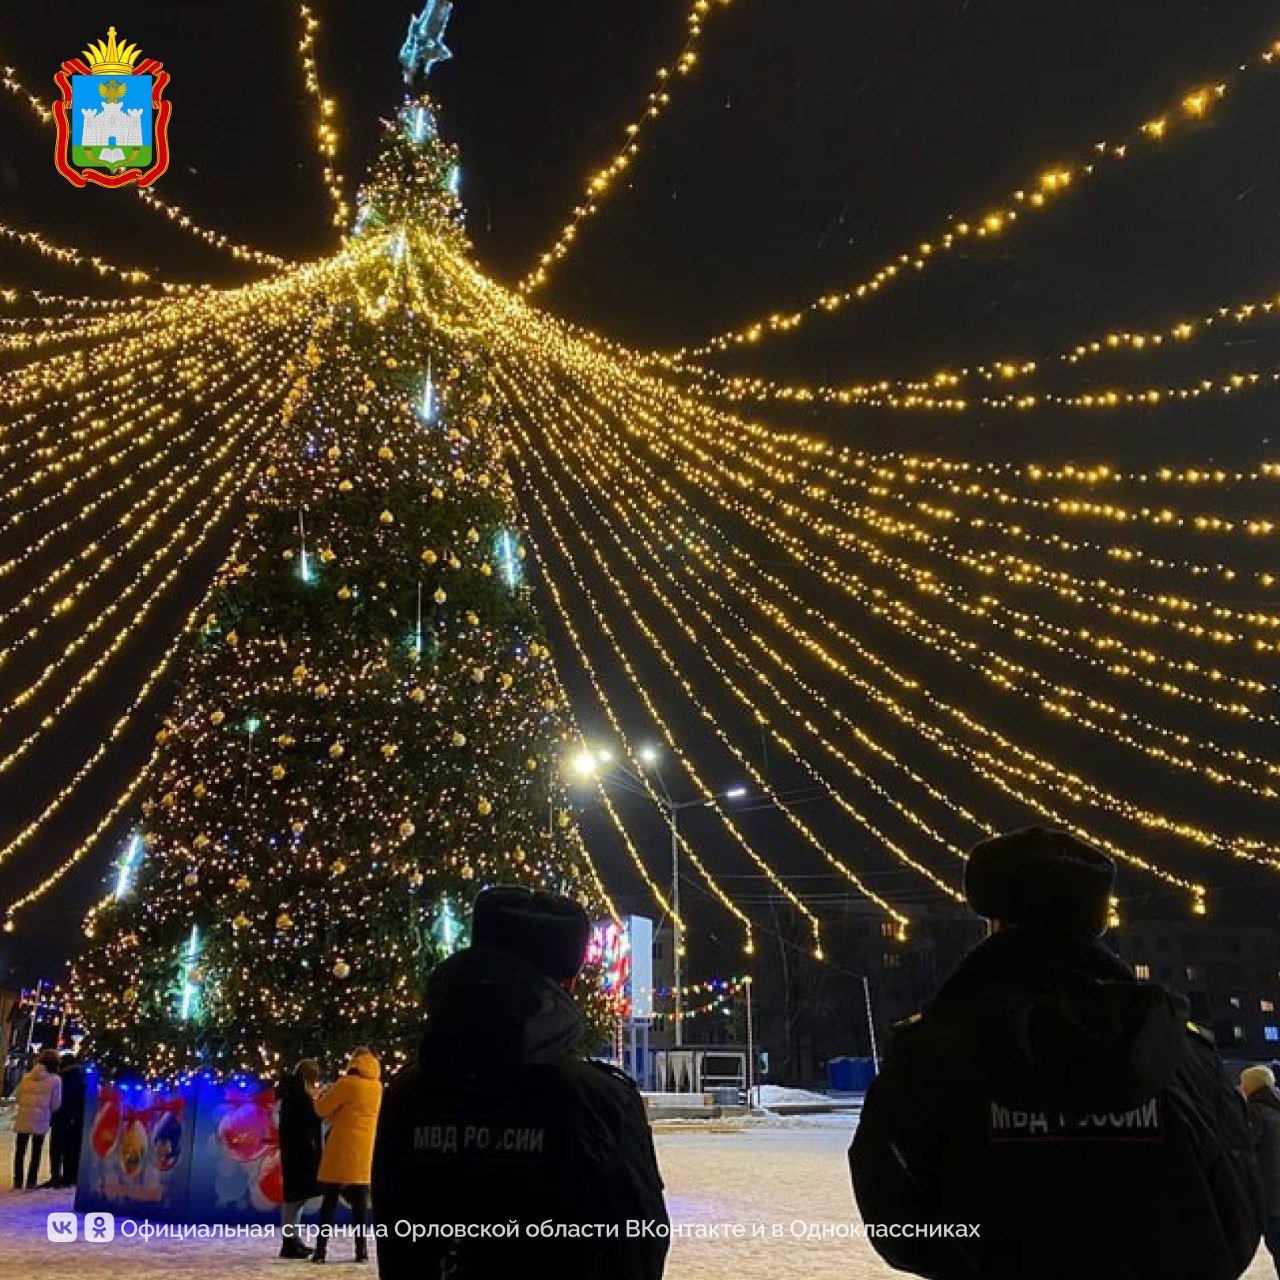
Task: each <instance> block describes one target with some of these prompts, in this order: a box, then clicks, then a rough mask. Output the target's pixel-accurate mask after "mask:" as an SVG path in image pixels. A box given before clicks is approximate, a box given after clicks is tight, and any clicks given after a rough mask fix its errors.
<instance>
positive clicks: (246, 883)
mask: <svg viewBox="0 0 1280 1280" xmlns="http://www.w3.org/2000/svg"><path fill="white" fill-rule="evenodd" d="M252 884H253V881H252V880H250V879H249V877H248V876H239V877H237V879H236V888H237V889H238V890H239V891H240V892H241V893H244V892H245V891H246V890H247V889H248V888H249V887H250V886H251V885H252Z"/></svg>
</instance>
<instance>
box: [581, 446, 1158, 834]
mask: <svg viewBox="0 0 1280 1280" xmlns="http://www.w3.org/2000/svg"><path fill="white" fill-rule="evenodd" d="M561 461H563V458H562V460H561ZM634 461H635V460H634V458H632V463H634ZM570 470H572V468H570ZM605 492H612V489H609V490H605ZM704 652H707V650H705V646H704ZM1165 826H1169V824H1167V823H1165Z"/></svg>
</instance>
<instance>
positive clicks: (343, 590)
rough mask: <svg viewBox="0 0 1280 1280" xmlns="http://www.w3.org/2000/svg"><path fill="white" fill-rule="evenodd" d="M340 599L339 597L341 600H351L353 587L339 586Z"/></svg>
mask: <svg viewBox="0 0 1280 1280" xmlns="http://www.w3.org/2000/svg"><path fill="white" fill-rule="evenodd" d="M338 599H339V600H350V599H351V588H350V587H339V588H338Z"/></svg>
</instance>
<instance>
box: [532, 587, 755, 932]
mask: <svg viewBox="0 0 1280 1280" xmlns="http://www.w3.org/2000/svg"><path fill="white" fill-rule="evenodd" d="M542 578H543V585H544V586H545V588H546V591H547V594H548V596H549V597H550V598H551V602H552V604H553V605H554V607H555V609H556V614H557V616H558V617H559V619H560V621H561V625H562V626H563V628H564V633H565V635H567V636H568V637H569V641H570V643H571V644H572V646H573V649H574V652H575V653H576V654H577V656H578V661H579V664H580V666H581V667H582V670H583V672H584V673H585V674H586V676H587V679H588V681H589V682H590V684H591V687H592V690H593V691H594V692H595V695H596V700H597V703H598V705H599V706H600V709H601V710H602V711H603V712H604V714H605V717H606V719H607V720H608V721H609V725H610V727H611V729H612V730H613V732H614V734H615V735H616V736H617V737H618V739H619V741H622V742H625V741H626V740H627V738H626V734H625V733H624V731H623V728H622V724H621V722H620V721H619V720H618V717H617V713H616V712H615V711H614V709H613V704H612V702H611V701H610V699H609V697H608V695H607V694H606V692H605V689H604V686H603V684H602V683H601V680H600V677H599V675H598V674H597V672H596V667H595V663H594V662H593V661H592V659H591V655H590V651H589V650H588V648H587V646H586V644H585V642H584V641H583V639H582V636H581V634H580V633H579V631H578V628H577V627H576V626H575V625H574V623H573V620H572V615H571V613H570V611H569V609H568V607H567V605H566V603H565V600H564V597H563V595H562V594H561V592H560V587H559V584H558V583H557V582H556V580H555V578H554V576H553V575H552V574H551V573H550V572H549V571H548V570H546V568H545V567H544V568H543V573H542ZM641 777H642V778H643V775H641ZM646 787H647V788H648V790H649V793H650V798H651V799H652V800H653V801H654V803H655V804H660V797H659V796H658V795H657V794H656V793H655V792H653V790H652V786H651V784H649V783H648V782H647V781H646ZM606 804H607V806H608V807H609V809H610V810H611V817H613V819H614V821H615V822H616V823H617V824H618V825H619V827H620V829H622V830H625V828H624V827H622V824H621V820H620V819H619V818H618V817H617V816H616V814H615V813H613V812H612V805H611V804H609V802H608V800H607V797H606ZM678 841H679V847H680V850H681V852H682V854H683V856H684V857H685V858H686V859H687V861H688V862H689V864H690V865H691V866H693V867H694V868H695V869H696V870H697V871H698V874H699V875H700V876H701V877H702V879H703V881H704V882H705V884H706V885H707V888H708V890H709V891H710V892H711V894H712V896H713V897H714V898H715V900H716V901H717V902H719V903H720V905H721V906H722V907H723V908H724V909H725V911H727V912H728V913H729V914H730V915H731V916H733V917H734V919H736V920H737V921H738V922H739V924H741V925H742V927H743V930H744V935H743V936H744V948H743V949H744V951H745V952H746V953H747V954H748V955H749V954H751V953H752V952H753V951H754V942H753V938H752V925H751V921H750V919H749V918H748V917H747V916H746V915H745V914H744V913H743V912H742V911H741V910H740V909H739V908H738V906H737V905H736V904H735V903H734V902H733V900H732V899H731V898H730V897H729V895H728V894H726V893H725V891H724V890H723V889H722V888H721V887H720V885H719V883H718V882H717V881H716V880H715V878H714V877H713V876H712V875H711V873H710V871H709V870H708V869H707V867H706V864H705V863H704V862H703V861H702V859H701V858H700V857H699V856H698V853H697V850H696V849H694V848H693V846H692V845H690V844H689V842H688V840H687V839H686V838H685V837H684V836H679V837H678ZM626 847H627V849H628V852H629V853H630V852H631V851H633V850H635V846H634V845H633V844H632V843H631V842H630V841H629V840H628V841H627V842H626ZM635 858H636V859H637V860H638V859H639V852H638V850H635ZM638 865H639V867H640V868H641V875H642V878H643V879H644V880H645V882H646V883H647V884H649V886H650V889H651V891H654V892H655V895H656V886H654V885H653V884H652V877H651V876H650V875H649V874H648V871H647V870H645V869H644V865H643V861H642V860H641V861H638ZM656 900H658V901H662V899H660V898H659V899H656ZM667 912H668V914H671V909H670V904H669V903H668V904H667Z"/></svg>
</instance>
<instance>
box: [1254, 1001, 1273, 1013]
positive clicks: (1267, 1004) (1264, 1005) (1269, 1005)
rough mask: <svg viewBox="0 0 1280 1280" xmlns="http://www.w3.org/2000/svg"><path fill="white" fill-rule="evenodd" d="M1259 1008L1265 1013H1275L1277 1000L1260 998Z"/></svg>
mask: <svg viewBox="0 0 1280 1280" xmlns="http://www.w3.org/2000/svg"><path fill="white" fill-rule="evenodd" d="M1258 1008H1259V1010H1260V1011H1261V1012H1263V1013H1275V1011H1276V1002H1275V1001H1274V1000H1259V1001H1258Z"/></svg>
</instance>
